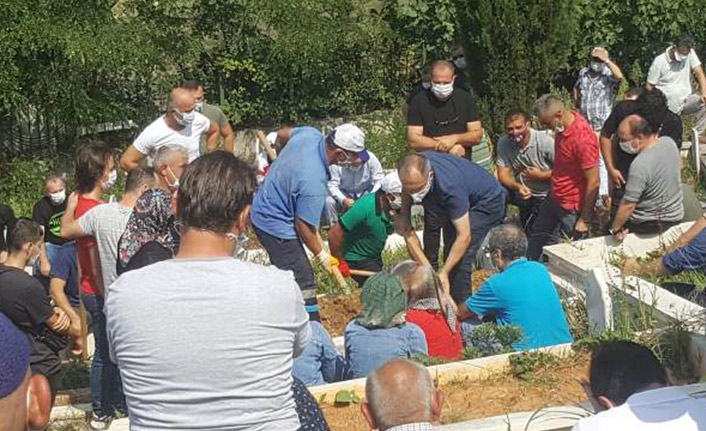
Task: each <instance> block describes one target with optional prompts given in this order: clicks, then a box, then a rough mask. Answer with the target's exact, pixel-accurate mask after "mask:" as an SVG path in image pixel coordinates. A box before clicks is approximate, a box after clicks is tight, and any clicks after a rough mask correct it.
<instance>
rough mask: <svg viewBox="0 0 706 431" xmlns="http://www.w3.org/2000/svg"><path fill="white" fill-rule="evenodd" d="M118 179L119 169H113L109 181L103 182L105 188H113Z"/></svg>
mask: <svg viewBox="0 0 706 431" xmlns="http://www.w3.org/2000/svg"><path fill="white" fill-rule="evenodd" d="M117 181H118V171H116V170H115V169H113V170H112V171H110V173H109V174H108V181H106V182H104V183H103V190H110V189H111V188H113V186H114V185H115V183H116V182H117Z"/></svg>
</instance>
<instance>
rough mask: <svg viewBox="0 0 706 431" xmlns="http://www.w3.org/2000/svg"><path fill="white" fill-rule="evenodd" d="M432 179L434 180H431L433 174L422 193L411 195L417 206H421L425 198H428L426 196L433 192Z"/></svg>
mask: <svg viewBox="0 0 706 431" xmlns="http://www.w3.org/2000/svg"><path fill="white" fill-rule="evenodd" d="M431 179H432V178H431V173H430V174H429V179H428V180H427V185H426V186H424V188H423V189H421V190H420V191H418V192H417V193H412V194H410V195H409V196H410V197H411V198H412V201H413V202H414V203H415V204H420V203H422V201H423V200H424V198H425V197H426V195H428V194H429V190H431Z"/></svg>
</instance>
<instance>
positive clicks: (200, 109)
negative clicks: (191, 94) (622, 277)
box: [194, 100, 204, 112]
mask: <svg viewBox="0 0 706 431" xmlns="http://www.w3.org/2000/svg"><path fill="white" fill-rule="evenodd" d="M203 103H204V101H203V100H202V101H200V102H196V105H194V109H195V110H196V111H198V112H203Z"/></svg>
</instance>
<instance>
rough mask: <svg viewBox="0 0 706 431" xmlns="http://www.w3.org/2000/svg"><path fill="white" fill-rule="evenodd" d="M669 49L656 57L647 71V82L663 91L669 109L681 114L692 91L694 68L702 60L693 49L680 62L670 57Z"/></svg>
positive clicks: (699, 64)
mask: <svg viewBox="0 0 706 431" xmlns="http://www.w3.org/2000/svg"><path fill="white" fill-rule="evenodd" d="M669 50H670V49H669V48H668V49H667V51H666V52H665V53H664V54H660V55H658V56H657V57H656V58H655V59H654V61H653V62H652V65H651V66H650V70H649V72H648V73H647V82H648V83H649V84H651V85H654V86H655V87H656V88H658V89H659V90H660V91H662V93H664V95H665V96H666V97H667V105H669V109H670V110H671V111H672V112H674V113H675V114H679V113H681V111H682V109H684V103H685V102H686V98H687V97H689V95H691V92H692V88H691V73H692V70H694V69H695V68H697V67H699V66H701V60H699V57H698V56H697V55H696V52H695V51H694V50H693V49H692V50H691V51H690V52H689V55H688V56H687V57H686V59H685V60H684V61H682V62H678V61H676V60H672V59H671V58H670V57H669V55H668V53H669Z"/></svg>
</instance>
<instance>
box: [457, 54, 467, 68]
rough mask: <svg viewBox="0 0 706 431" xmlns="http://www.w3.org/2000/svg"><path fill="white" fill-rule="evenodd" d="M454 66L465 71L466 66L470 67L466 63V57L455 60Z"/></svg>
mask: <svg viewBox="0 0 706 431" xmlns="http://www.w3.org/2000/svg"><path fill="white" fill-rule="evenodd" d="M454 66H456V67H458V68H459V69H465V68H466V66H468V62H467V61H466V57H464V56H461V57H458V58H456V59H454Z"/></svg>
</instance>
